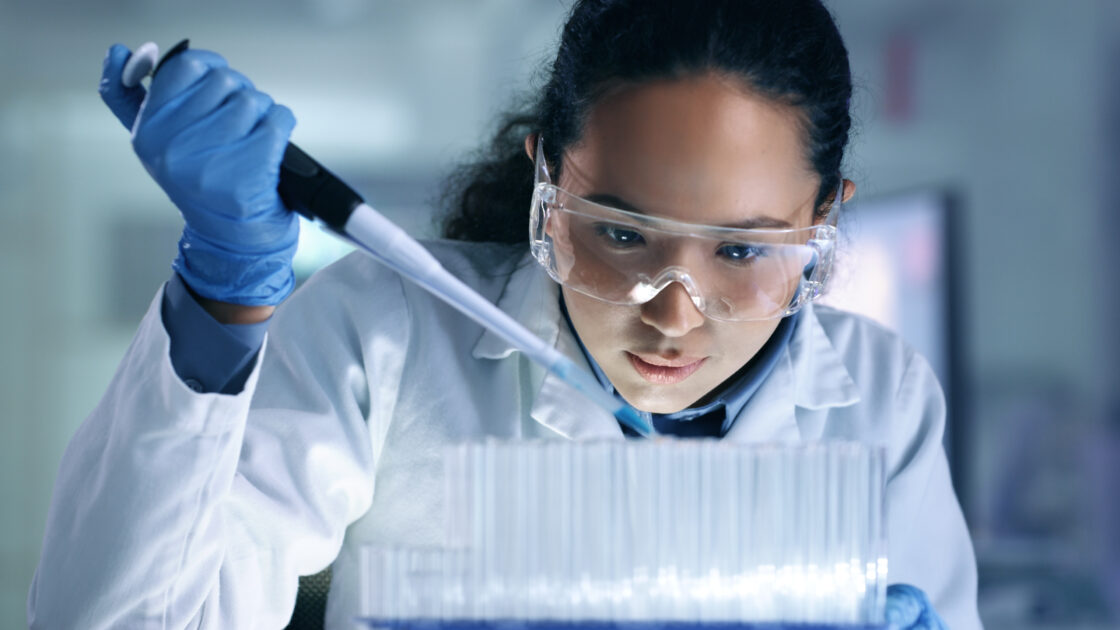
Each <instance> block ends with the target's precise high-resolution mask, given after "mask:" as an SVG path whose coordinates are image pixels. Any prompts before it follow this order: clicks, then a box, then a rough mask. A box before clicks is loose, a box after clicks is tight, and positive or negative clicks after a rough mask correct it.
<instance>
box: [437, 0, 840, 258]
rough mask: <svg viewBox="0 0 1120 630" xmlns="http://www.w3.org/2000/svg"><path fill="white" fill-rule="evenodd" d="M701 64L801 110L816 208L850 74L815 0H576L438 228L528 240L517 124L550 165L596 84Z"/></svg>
mask: <svg viewBox="0 0 1120 630" xmlns="http://www.w3.org/2000/svg"><path fill="white" fill-rule="evenodd" d="M711 71H714V72H720V73H726V74H729V75H732V76H736V77H739V78H741V79H742V80H743V81H744V82H745V84H746V87H747V88H748V89H750V90H753V91H755V92H757V93H759V94H761V95H763V96H764V97H767V98H770V99H773V100H774V101H775V102H779V103H782V104H786V105H790V106H793V107H796V108H798V109H799V110H800V112H801V119H802V122H803V125H804V130H805V140H806V148H807V150H808V151H807V153H808V155H807V157H808V159H809V162H810V164H811V165H812V167H813V169H814V170H815V171H816V172H817V174H818V175H819V176H820V178H821V185H820V190H819V192H818V195H817V202H816V208H817V211H818V212H824V211H827V208H826V204H825V202H826V201H827V200H828V199H830V198H831V195H832V193H833V192H834V191H835V190H836V188H837V186H838V185H839V183H840V179H839V178H840V163H841V161H842V159H843V157H844V149H845V147H846V146H847V144H848V131H849V129H850V127H851V117H850V115H849V112H848V110H849V103H850V101H851V93H852V80H851V71H850V69H849V66H848V51H847V49H846V48H845V47H844V42H843V40H842V39H841V37H840V32H839V31H838V30H837V28H836V24H835V22H834V21H833V19H832V16H831V15H830V14H829V12H828V9H827V8H825V7H824V5H823V4H821V2H820V0H701V1H699V2H686V1H683V0H578V1H577V2H576V3H575V5H574V6H573V7H572V10H571V13H570V15H569V16H568V21H567V24H565V26H564V30H563V34H562V35H561V39H560V47H559V50H558V51H557V54H556V60H555V62H554V63H553V65H552V70H551V73H550V75H549V79H548V83H547V85H545V87H544V89H543V90H542V92H541V93H540V95H539V97H538V99H537V100H536V102H535V103H534V104H533V105H532V106H531V107H530V108H529V109H528V111H527V112H524V113H515V114H511V115H508V116H507V117H506V118H505V119H504V121H503V123H502V124H501V126H500V127H499V129H498V130H497V132H496V133H495V135H494V138H493V140H492V141H491V143H490V146H489V147H488V148H487V149H485V150H484V152H483V153H482V154H481V157H480V158H479V159H478V160H477V161H475V162H473V163H469V164H467V165H465V166H464V167H461V168H460V170H459V171H458V172H457V173H456V174H454V175H453V176H452V177H451V178H450V179H449V181H448V187H447V189H446V192H445V195H444V199H445V202H448V203H449V205H450V206H451V207H450V209H449V214H448V216H447V217H446V219H445V223H444V229H443V233H444V236H446V237H448V238H454V239H460V240H468V241H498V242H503V243H519V242H527V241H528V237H529V227H528V220H529V212H528V210H529V199H530V197H531V195H532V187H533V169H532V164H531V162H530V160H529V159H528V157H527V156H526V154H525V148H524V146H525V144H524V140H525V136H526V135H527V134H529V133H539V134H542V135H543V137H544V138H545V139H546V140H545V151H546V156H545V157H546V158H547V160H548V162H549V163H550V164H552V165H553V166H554V170H555V172H559V169H560V168H561V167H562V165H561V162H560V156H561V155H562V154H563V152H564V151H565V150H566V149H567V148H568V147H569V146H570V145H572V144H573V143H574V142H576V141H578V140H579V138H580V136H581V135H582V129H583V124H584V122H585V120H586V117H587V114H588V111H589V110H590V108H591V107H592V106H593V105H594V104H595V102H596V101H597V99H598V98H599V97H600V96H602V95H603V94H604V93H605V92H606V91H607V90H609V89H611V88H613V87H616V86H618V85H620V84H623V83H641V82H643V81H649V80H654V79H662V78H673V77H684V76H688V75H695V74H699V73H703V72H711Z"/></svg>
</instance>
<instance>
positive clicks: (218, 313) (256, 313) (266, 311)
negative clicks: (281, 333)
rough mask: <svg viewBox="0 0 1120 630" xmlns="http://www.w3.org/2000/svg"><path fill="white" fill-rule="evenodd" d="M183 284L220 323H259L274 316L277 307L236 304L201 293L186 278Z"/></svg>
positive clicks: (196, 300) (195, 299)
mask: <svg viewBox="0 0 1120 630" xmlns="http://www.w3.org/2000/svg"><path fill="white" fill-rule="evenodd" d="M183 286H184V287H185V288H186V289H187V293H190V294H191V297H192V298H194V301H195V302H197V303H198V305H199V306H201V307H202V308H203V310H205V311H206V312H207V313H208V314H209V315H210V317H213V318H214V320H215V321H217V322H218V323H219V324H259V323H261V322H263V321H265V320H267V319H268V318H269V317H272V313H273V312H275V311H276V307H275V306H272V305H269V304H261V305H247V304H235V303H233V302H223V301H220V300H213V299H210V298H208V297H204V296H202V295H199V293H198V291H195V290H194V288H192V287H191V285H190V283H189V282H187V281H186V279H184V280H183Z"/></svg>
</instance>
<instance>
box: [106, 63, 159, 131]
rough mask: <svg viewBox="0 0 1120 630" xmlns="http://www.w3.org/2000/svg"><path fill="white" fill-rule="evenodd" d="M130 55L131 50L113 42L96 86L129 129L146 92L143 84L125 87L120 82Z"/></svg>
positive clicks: (111, 109)
mask: <svg viewBox="0 0 1120 630" xmlns="http://www.w3.org/2000/svg"><path fill="white" fill-rule="evenodd" d="M131 56H132V52H131V51H129V49H128V48H127V47H125V46H122V45H121V44H113V46H112V47H111V48H109V52H108V53H106V54H105V61H103V62H102V64H101V83H100V84H99V85H98V86H97V91H98V93H100V94H101V100H102V101H105V104H106V105H108V106H109V110H110V111H112V112H113V114H114V115H115V116H116V117H117V119H118V120H120V121H121V124H122V125H124V126H125V128H126V129H130V130H131V129H132V123H133V121H135V120H136V113H137V112H138V111H140V104H141V103H142V102H144V96H145V95H146V94H147V91H146V90H145V89H144V87H143V86H140V85H136V86H134V87H125V86H124V84H122V83H121V73H123V72H124V64H125V63H126V62H127V61H128V58H129V57H131Z"/></svg>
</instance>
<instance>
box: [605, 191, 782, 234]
mask: <svg viewBox="0 0 1120 630" xmlns="http://www.w3.org/2000/svg"><path fill="white" fill-rule="evenodd" d="M584 199H586V200H588V201H592V202H594V203H598V204H602V205H604V206H610V207H612V208H617V209H619V210H625V211H627V212H633V213H635V214H645V215H648V214H649V213H648V212H644V211H643V210H642V209H641V208H638V207H637V206H635V205H634V204H632V203H630V202H628V201H626V200H625V199H622V198H621V197H618V196H615V195H611V194H606V193H595V194H592V195H588V196H586V197H584ZM715 227H721V228H733V229H737V230H757V229H765V228H771V229H788V228H792V227H793V225H792V224H791V223H790V222H789V221H785V220H783V219H778V218H775V217H752V218H750V219H745V220H743V221H737V222H735V223H721V224H719V225H716V226H715Z"/></svg>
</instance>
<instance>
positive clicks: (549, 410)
mask: <svg viewBox="0 0 1120 630" xmlns="http://www.w3.org/2000/svg"><path fill="white" fill-rule="evenodd" d="M558 291H559V289H558V287H557V285H556V283H555V282H553V281H552V279H551V278H549V277H548V275H547V274H546V273H545V272H544V270H543V269H541V268H540V266H539V265H537V264H536V261H534V260H533V259H532V257H531V256H530V255H529V254H526V255H525V257H524V258H523V259H522V260H521V262H520V264H519V265H518V267H517V269H516V270H515V271H514V272H513V274H511V276H510V279H509V281H508V282H507V284H506V287H505V290H504V291H503V292H502V294H501V296H500V297H499V298H498V302H497V306H498V308H500V309H501V310H503V311H505V312H506V313H507V314H509V315H510V316H511V317H513V318H514V319H515V320H517V321H518V322H520V323H521V324H522V325H523V326H525V327H526V328H528V329H529V330H530V331H532V332H533V334H535V335H537V336H538V337H540V338H541V339H543V340H544V341H546V342H548V343H550V344H553V345H554V346H555V347H556V348H557V349H558V350H560V352H562V353H563V354H564V355H565V356H567V357H568V358H570V359H571V360H572V361H574V362H575V363H576V364H577V365H579V366H580V367H581V368H582V369H586V370H590V369H591V368H590V366H589V365H587V359H586V358H585V357H584V355H583V352H581V351H580V349H579V344H578V342H577V341H576V339H575V337H574V336H573V335H572V333H571V331H570V330H568V328H567V326H565V325H563V316H562V315H561V313H560V306H559V297H558ZM514 352H517V349H516V348H514V347H513V346H512V345H511V344H510V343H509V342H507V341H506V340H504V339H502V338H501V337H499V336H498V335H496V334H494V333H493V332H491V331H489V330H487V331H485V332H483V334H482V336H481V337H480V338H479V340H478V342H477V343H476V344H475V347H474V351H473V354H474V356H475V357H476V358H480V359H504V358H507V357H509V356H511V355H512V354H513V353H514ZM533 368H534V371H533V372H532V373H533V374H536V375H537V376H538V381H539V382H540V386H539V389H538V390H537V393H536V396H535V398H534V400H533V404H532V407H531V410H530V415H531V416H532V417H533V419H534V420H536V421H537V422H539V423H541V424H543V425H545V426H547V427H549V428H550V429H552V430H554V431H556V432H557V433H559V434H561V435H563V436H565V437H569V438H572V439H593V438H612V439H623V434H622V431H621V429H620V428H619V426H618V422H617V421H616V420H615V419H614V417H613V416H612V415H611V414H609V413H607V412H605V411H603V410H602V409H600V408H599V407H598V406H596V405H595V404H593V403H591V402H590V401H588V400H587V399H586V398H584V397H583V396H581V395H580V394H578V393H576V392H575V391H574V390H572V388H571V387H569V386H568V385H567V384H566V383H564V382H563V381H562V380H561V379H559V378H558V377H556V376H554V375H553V374H551V373H548V372H546V371H545V370H544V369H543V368H539V366H535V365H534V366H533ZM857 402H859V390H858V388H857V387H856V384H855V382H854V381H853V380H852V377H851V375H850V374H849V373H848V370H847V368H846V367H844V363H843V361H842V360H841V358H840V354H839V352H837V350H836V348H835V347H834V346H833V345H832V341H831V340H830V339H829V338H828V334H827V333H826V332H825V330H824V327H823V326H822V325H821V322H820V320H819V319H818V318H817V315H816V313H815V311H814V309H813V306H812V305H811V304H810V305H809V306H806V307H805V309H804V310H803V312H802V314H801V319H800V321H799V322H798V325H797V328H796V329H795V330H794V333H793V338H792V339H790V343H789V347H788V348H787V349H786V351H785V352H784V353H783V355H782V356H781V357H780V358H779V360H778V363H777V365H775V366H774V370H773V371H772V372H771V374H770V376H769V377H767V379H766V381H765V382H764V383H763V384H762V385H761V386H760V387H759V388H758V391H756V392H755V393H754V396H753V397H752V398H751V401H750V402H749V403H748V404H747V405H745V406H744V407H743V410H742V411H741V412H740V413H739V416H738V418H737V419H736V421H735V423H734V425H733V426H732V427H731V431H729V432H728V434H727V435H726V436H725V438H724V439H727V440H731V441H734V442H762V441H765V442H774V441H798V440H811V439H816V438H818V437H820V435H821V432H822V431H823V424H822V423H821V422H820V421H819V420H817V421H813V420H809V419H806V420H804V421H803V425H804V426H801V425H799V424H798V419H797V416H796V413H795V408H796V407H801V408H803V409H808V410H819V409H827V408H830V407H845V406H848V405H853V404H855V403H857ZM813 416H814V417H817V418H819V414H813Z"/></svg>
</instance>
